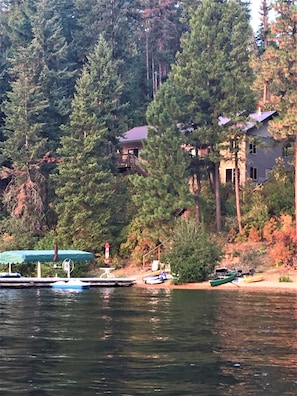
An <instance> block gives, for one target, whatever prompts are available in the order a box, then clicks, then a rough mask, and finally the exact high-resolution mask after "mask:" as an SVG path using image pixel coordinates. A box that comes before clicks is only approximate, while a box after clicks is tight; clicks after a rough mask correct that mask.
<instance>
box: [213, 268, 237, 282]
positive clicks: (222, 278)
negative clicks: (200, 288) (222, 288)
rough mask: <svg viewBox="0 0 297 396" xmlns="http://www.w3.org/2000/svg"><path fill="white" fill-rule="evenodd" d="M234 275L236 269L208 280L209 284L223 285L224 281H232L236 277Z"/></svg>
mask: <svg viewBox="0 0 297 396" xmlns="http://www.w3.org/2000/svg"><path fill="white" fill-rule="evenodd" d="M236 275H237V271H232V272H229V273H228V274H227V275H225V276H220V277H218V278H215V279H212V280H210V281H209V282H210V286H219V285H223V284H224V283H228V282H232V281H233V280H234V279H235V278H236Z"/></svg>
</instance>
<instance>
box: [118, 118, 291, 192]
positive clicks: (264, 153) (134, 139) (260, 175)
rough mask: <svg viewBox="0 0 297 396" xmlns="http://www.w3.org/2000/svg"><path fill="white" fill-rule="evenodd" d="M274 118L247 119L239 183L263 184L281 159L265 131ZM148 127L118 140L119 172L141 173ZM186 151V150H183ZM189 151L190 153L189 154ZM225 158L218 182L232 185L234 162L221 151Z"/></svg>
mask: <svg viewBox="0 0 297 396" xmlns="http://www.w3.org/2000/svg"><path fill="white" fill-rule="evenodd" d="M276 115H277V112H276V111H263V112H262V111H258V112H256V113H252V114H250V115H249V118H248V119H249V121H248V122H247V123H246V124H245V127H244V130H245V131H246V137H247V139H244V140H243V142H242V149H241V150H240V155H239V171H240V177H239V178H240V183H241V184H244V183H245V182H246V181H247V180H249V179H251V180H252V181H253V182H255V183H256V184H260V183H262V182H263V181H265V180H267V178H268V174H269V172H270V171H271V169H272V168H273V167H274V166H275V165H276V159H277V158H285V159H286V156H285V153H284V151H283V146H282V144H281V142H278V141H276V140H275V139H274V138H273V137H272V135H271V134H270V133H269V131H268V122H269V121H270V120H271V119H272V118H273V117H275V116H276ZM219 122H220V124H221V125H224V124H227V123H230V119H228V118H223V117H221V118H220V120H219ZM147 132H148V127H147V126H145V125H144V126H139V127H135V128H132V129H130V130H129V131H127V132H126V133H125V135H124V137H122V138H121V139H120V147H121V151H120V153H119V156H120V159H121V160H120V165H119V169H120V170H121V171H124V170H125V169H134V170H136V171H137V172H138V173H141V167H140V166H139V160H140V158H141V149H142V147H143V141H144V140H145V139H146V138H147ZM249 137H251V138H252V137H257V139H258V141H259V142H261V144H257V143H255V142H250V140H251V139H248V138H249ZM187 150H189V148H187ZM189 151H190V150H189ZM222 156H223V157H224V158H225V159H224V160H222V161H221V163H220V176H221V182H222V183H224V184H225V183H227V182H230V181H231V182H233V181H234V173H235V170H234V158H232V157H231V154H230V152H228V151H222Z"/></svg>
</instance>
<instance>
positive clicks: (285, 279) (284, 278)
mask: <svg viewBox="0 0 297 396" xmlns="http://www.w3.org/2000/svg"><path fill="white" fill-rule="evenodd" d="M278 280H279V282H292V279H291V278H290V276H289V275H281V276H280V277H279V278H278Z"/></svg>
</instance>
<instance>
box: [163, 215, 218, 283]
mask: <svg viewBox="0 0 297 396" xmlns="http://www.w3.org/2000/svg"><path fill="white" fill-rule="evenodd" d="M221 258H222V249H221V246H220V245H219V244H218V243H217V242H216V241H215V240H212V238H211V237H210V235H209V234H208V233H206V231H205V230H204V228H203V227H202V226H201V225H198V224H196V223H195V222H194V221H193V220H180V219H179V220H177V223H176V226H175V228H174V234H173V243H172V247H171V249H170V252H169V253H168V254H167V255H166V261H167V262H169V263H170V266H171V271H172V273H173V274H176V279H175V283H190V282H202V281H204V280H205V279H206V278H207V276H208V275H209V274H210V273H212V272H213V270H214V267H215V266H216V265H217V264H218V263H219V262H220V261H221Z"/></svg>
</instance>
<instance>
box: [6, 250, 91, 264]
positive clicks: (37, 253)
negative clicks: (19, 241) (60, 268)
mask: <svg viewBox="0 0 297 396" xmlns="http://www.w3.org/2000/svg"><path fill="white" fill-rule="evenodd" d="M55 254H57V255H58V260H57V259H56V258H55ZM67 259H69V260H72V261H93V259H94V256H93V254H92V253H90V252H84V251H82V250H59V251H58V252H55V250H10V251H7V252H3V253H0V263H1V264H21V263H37V262H54V261H64V260H67Z"/></svg>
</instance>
